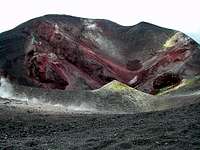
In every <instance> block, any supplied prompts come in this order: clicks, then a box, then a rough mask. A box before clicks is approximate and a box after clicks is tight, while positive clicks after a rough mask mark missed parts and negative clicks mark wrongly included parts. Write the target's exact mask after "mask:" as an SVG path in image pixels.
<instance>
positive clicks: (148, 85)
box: [0, 15, 200, 94]
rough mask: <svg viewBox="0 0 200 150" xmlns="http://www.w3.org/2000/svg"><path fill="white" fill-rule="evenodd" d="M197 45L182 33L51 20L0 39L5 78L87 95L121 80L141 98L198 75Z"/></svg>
mask: <svg viewBox="0 0 200 150" xmlns="http://www.w3.org/2000/svg"><path fill="white" fill-rule="evenodd" d="M199 56H200V49H199V46H198V44H197V43H196V42H195V41H193V40H192V39H191V38H189V37H188V36H186V35H184V34H183V33H181V32H178V31H174V30H169V29H166V28H161V27H158V26H155V25H152V24H149V23H145V22H141V23H139V24H137V25H134V26H127V27H125V26H120V25H118V24H116V23H113V22H111V21H108V20H92V19H84V18H77V17H72V16H64V15H48V16H43V17H40V18H36V19H33V20H30V21H28V22H26V23H23V24H21V25H19V26H18V27H16V28H15V29H13V30H10V31H8V32H4V33H2V34H0V68H1V72H2V74H3V75H5V74H6V75H7V76H9V77H10V78H12V80H13V81H15V82H17V83H19V84H22V85H29V86H36V87H43V88H51V89H62V90H86V89H87V90H88V89H97V88H100V87H102V86H103V85H105V84H107V83H109V82H111V81H113V80H118V81H120V82H122V83H125V84H127V85H130V86H132V87H135V88H137V89H139V90H141V91H143V92H147V93H152V94H155V93H156V91H157V90H158V89H159V88H164V87H165V86H171V85H173V84H174V85H177V84H179V83H180V82H181V80H183V79H187V78H191V77H193V76H198V75H199V74H200V61H199Z"/></svg>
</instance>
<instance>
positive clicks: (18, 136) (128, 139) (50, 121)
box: [0, 103, 200, 150]
mask: <svg viewBox="0 0 200 150" xmlns="http://www.w3.org/2000/svg"><path fill="white" fill-rule="evenodd" d="M199 107H200V104H199V103H197V104H194V105H191V106H186V107H182V108H179V109H171V110H167V111H161V112H152V113H141V114H135V115H133V114H132V115H130V114H123V115H116V114H115V115H114V114H111V115H108V114H107V115H102V114H90V115H86V114H84V115H83V114H64V115H61V114H60V115H56V114H54V115H49V114H44V113H41V112H40V113H38V112H34V111H28V112H27V111H23V110H19V109H17V108H14V107H12V108H9V107H5V106H4V107H1V109H0V120H1V121H0V133H1V134H0V149H13V150H26V149H27V150H28V149H38V150H39V149H44V150H47V149H55V150H62V149H63V150H65V149H69V150H70V149H71V150H72V149H73V150H75V149H77V150H78V149H81V150H88V149H91V150H92V149H102V150H103V149H105V150H107V149H111V150H112V149H113V150H116V149H119V150H122V149H137V150H140V149H141V150H145V149H176V150H179V149H180V150H188V149H190V150H193V149H199V145H200V140H199V139H200V126H199V124H200V117H199V116H200V109H199Z"/></svg>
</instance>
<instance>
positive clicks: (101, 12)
mask: <svg viewBox="0 0 200 150" xmlns="http://www.w3.org/2000/svg"><path fill="white" fill-rule="evenodd" d="M45 14H67V15H73V16H79V17H86V18H102V19H109V20H112V21H114V22H117V23H119V24H121V25H134V24H136V23H138V22H140V21H146V22H150V23H153V24H156V25H159V26H163V27H167V28H172V29H176V30H180V31H182V32H184V33H186V34H189V35H190V36H192V37H193V38H194V39H196V40H197V41H198V42H199V43H200V0H98V1H97V0H5V1H2V2H1V5H0V32H3V31H6V30H9V29H12V28H14V27H15V26H17V25H19V24H21V23H23V22H25V21H27V20H29V19H32V18H35V17H38V16H42V15H45Z"/></svg>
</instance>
